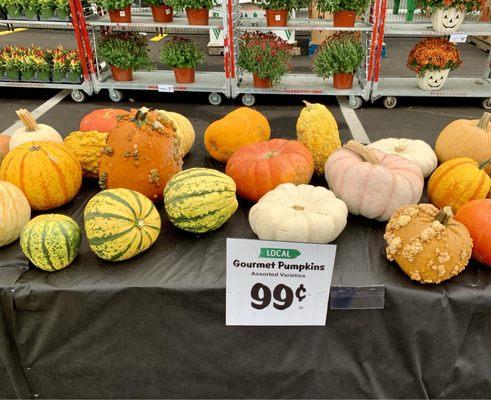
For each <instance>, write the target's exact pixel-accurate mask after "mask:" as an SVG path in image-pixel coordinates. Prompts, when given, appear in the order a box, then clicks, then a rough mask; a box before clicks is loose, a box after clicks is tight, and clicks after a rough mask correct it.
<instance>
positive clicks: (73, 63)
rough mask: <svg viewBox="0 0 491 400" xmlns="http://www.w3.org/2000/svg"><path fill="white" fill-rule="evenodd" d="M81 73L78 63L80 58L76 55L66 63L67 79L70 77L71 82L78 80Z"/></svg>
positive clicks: (80, 66)
mask: <svg viewBox="0 0 491 400" xmlns="http://www.w3.org/2000/svg"><path fill="white" fill-rule="evenodd" d="M81 75H82V64H81V63H80V60H79V59H78V57H77V58H72V59H71V60H70V61H69V64H68V73H67V76H68V79H70V80H71V81H72V82H79V81H80V77H81Z"/></svg>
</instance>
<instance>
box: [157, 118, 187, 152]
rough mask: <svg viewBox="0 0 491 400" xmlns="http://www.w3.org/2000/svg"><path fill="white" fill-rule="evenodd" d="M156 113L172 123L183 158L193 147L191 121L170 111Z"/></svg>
mask: <svg viewBox="0 0 491 400" xmlns="http://www.w3.org/2000/svg"><path fill="white" fill-rule="evenodd" d="M158 113H160V114H162V115H165V116H166V117H168V118H169V119H170V120H171V121H172V122H173V123H174V125H175V127H176V134H177V140H178V141H179V148H180V150H181V156H182V157H184V156H185V155H186V154H188V153H189V152H190V151H191V149H192V147H193V145H194V139H195V134H194V128H193V125H192V124H191V121H189V119H187V118H186V117H185V116H184V115H182V114H178V113H176V112H172V111H165V110H159V111H158Z"/></svg>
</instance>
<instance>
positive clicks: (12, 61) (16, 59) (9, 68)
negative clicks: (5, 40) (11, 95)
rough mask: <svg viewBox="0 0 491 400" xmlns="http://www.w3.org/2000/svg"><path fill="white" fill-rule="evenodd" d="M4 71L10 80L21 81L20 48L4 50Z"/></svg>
mask: <svg viewBox="0 0 491 400" xmlns="http://www.w3.org/2000/svg"><path fill="white" fill-rule="evenodd" d="M2 58H3V69H4V70H5V76H6V78H7V79H8V80H11V81H18V80H19V79H20V67H21V53H20V51H19V48H16V47H11V46H7V47H5V48H4V50H3V56H2Z"/></svg>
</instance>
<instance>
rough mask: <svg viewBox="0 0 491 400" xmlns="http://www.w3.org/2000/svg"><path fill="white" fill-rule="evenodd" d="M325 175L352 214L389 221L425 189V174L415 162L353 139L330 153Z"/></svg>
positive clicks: (413, 202)
mask: <svg viewBox="0 0 491 400" xmlns="http://www.w3.org/2000/svg"><path fill="white" fill-rule="evenodd" d="M325 176H326V180H327V183H329V187H330V188H331V190H332V191H333V192H334V193H335V194H336V196H337V197H339V198H340V199H342V200H344V202H345V203H346V205H347V206H348V210H349V212H350V213H352V214H355V215H362V216H364V217H366V218H372V219H377V220H379V221H387V220H388V219H389V218H390V216H391V215H392V213H393V212H394V211H395V210H396V209H398V208H399V207H401V206H404V205H408V204H415V203H417V202H418V201H419V199H420V197H421V194H422V192H423V183H424V180H423V174H422V173H421V169H420V168H419V167H418V165H417V164H416V163H414V162H413V161H409V160H407V159H405V158H402V157H399V156H396V155H391V154H385V153H383V152H381V151H379V150H375V149H368V148H367V147H365V146H364V145H362V144H361V143H358V142H355V141H354V140H350V141H349V142H348V143H347V144H346V145H345V146H344V149H340V150H338V151H336V152H334V153H333V154H331V156H330V157H329V158H328V160H327V162H326V165H325Z"/></svg>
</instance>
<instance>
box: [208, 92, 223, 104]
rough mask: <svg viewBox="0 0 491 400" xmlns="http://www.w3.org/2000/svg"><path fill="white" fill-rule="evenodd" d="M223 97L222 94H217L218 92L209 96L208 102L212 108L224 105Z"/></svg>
mask: <svg viewBox="0 0 491 400" xmlns="http://www.w3.org/2000/svg"><path fill="white" fill-rule="evenodd" d="M222 100H223V98H222V95H221V94H220V93H217V92H212V93H210V94H209V95H208V102H209V103H210V104H211V105H212V106H219V105H220V104H222Z"/></svg>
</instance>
